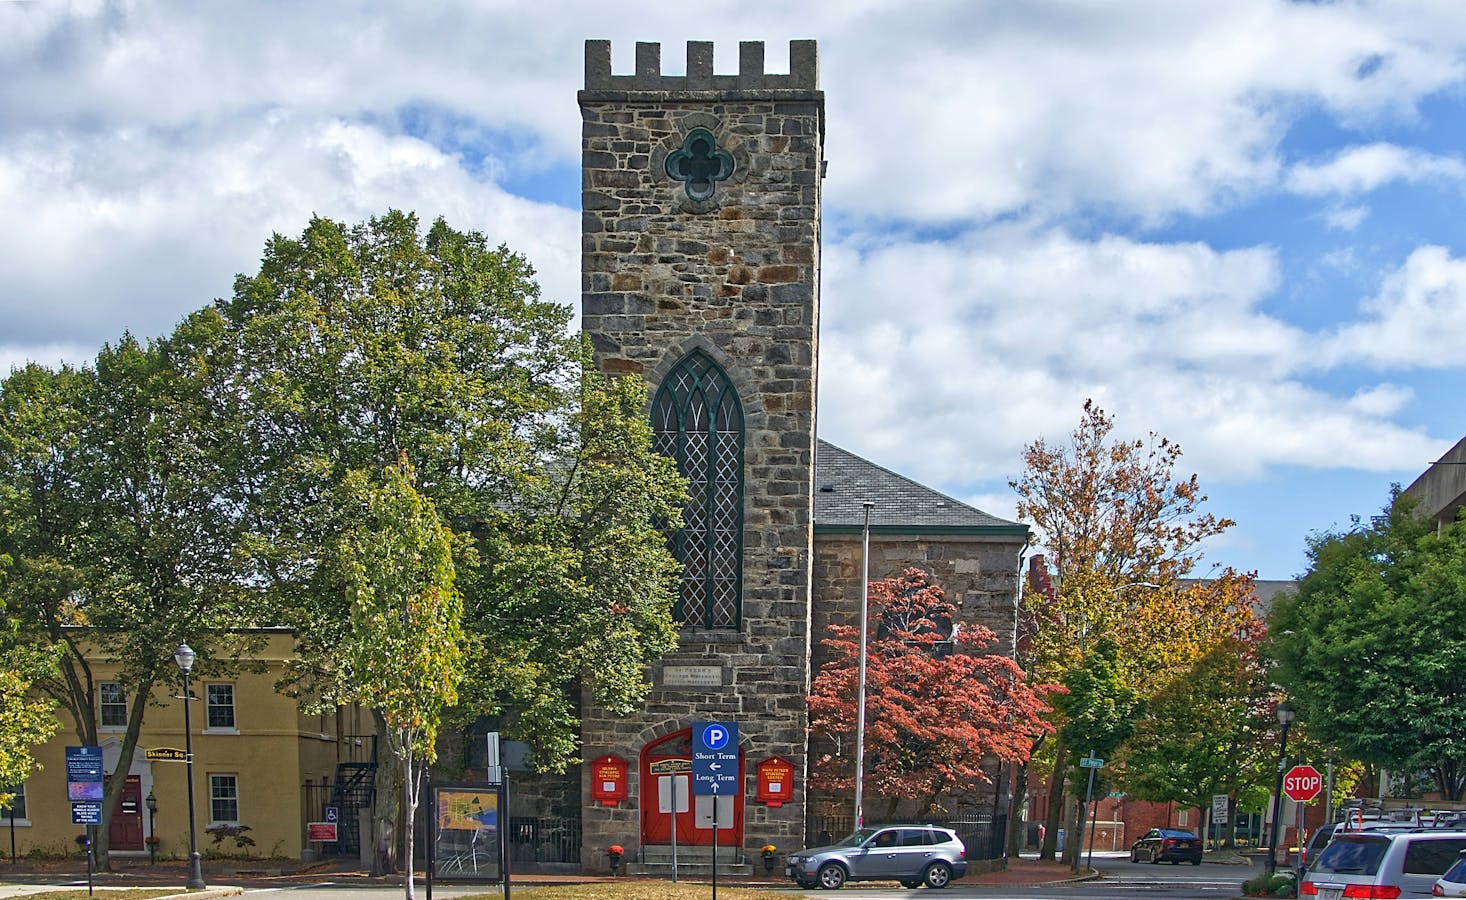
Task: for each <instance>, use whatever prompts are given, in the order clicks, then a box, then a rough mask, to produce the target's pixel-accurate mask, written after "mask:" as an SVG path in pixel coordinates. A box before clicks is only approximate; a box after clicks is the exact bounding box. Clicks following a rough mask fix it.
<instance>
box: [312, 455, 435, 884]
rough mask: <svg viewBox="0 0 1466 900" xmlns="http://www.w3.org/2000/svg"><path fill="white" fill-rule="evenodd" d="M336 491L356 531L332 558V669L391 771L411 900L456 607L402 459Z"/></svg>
mask: <svg viewBox="0 0 1466 900" xmlns="http://www.w3.org/2000/svg"><path fill="white" fill-rule="evenodd" d="M344 490H345V493H346V496H347V497H348V498H349V505H350V507H351V509H352V511H353V513H354V515H353V518H354V520H355V522H356V524H355V525H354V526H353V527H352V528H351V530H350V531H348V532H347V533H346V534H345V535H344V537H343V540H342V542H341V548H340V552H339V553H338V554H337V558H338V559H339V560H340V563H341V565H342V567H343V569H344V573H343V577H344V580H345V582H346V585H347V599H348V602H349V603H350V605H351V621H350V626H349V630H348V632H347V636H346V640H345V641H344V642H343V645H342V647H341V655H342V666H343V668H344V669H345V671H346V673H347V674H348V679H347V684H349V685H350V689H349V697H350V699H353V700H356V701H357V702H360V703H362V704H363V705H365V706H366V707H367V708H369V709H371V710H372V712H373V714H374V715H376V716H379V717H380V718H381V720H382V722H383V724H384V725H385V726H386V736H387V746H388V749H389V750H390V752H391V753H392V755H393V756H394V757H395V758H396V759H397V762H398V763H399V764H400V766H401V775H402V785H403V795H402V801H403V808H404V810H405V818H406V822H407V827H406V828H405V829H404V832H403V841H404V850H403V857H402V859H403V865H404V866H406V869H407V876H406V879H405V880H404V884H405V885H406V896H407V897H408V898H409V900H411V897H412V896H413V879H412V858H413V856H412V841H413V831H414V829H413V828H412V823H413V822H414V821H415V813H416V811H417V805H418V801H419V799H420V797H421V792H422V773H423V772H424V771H425V769H424V767H425V766H427V765H431V764H432V762H433V760H434V759H436V758H437V749H436V741H437V737H438V729H439V726H440V725H441V722H442V717H443V711H444V710H445V709H447V708H448V707H451V706H452V705H453V704H454V703H456V702H457V700H458V683H459V681H460V680H462V678H463V671H464V652H463V623H462V618H463V598H462V597H461V596H460V595H459V593H458V589H457V587H456V586H455V584H454V578H455V576H454V566H453V553H452V533H451V532H450V531H449V530H448V529H447V528H445V527H444V526H443V523H442V522H441V521H440V520H439V518H438V513H437V510H436V509H435V508H434V507H433V504H432V502H431V501H430V500H428V499H427V498H426V497H424V496H423V495H422V494H420V493H419V492H418V491H417V489H416V488H415V487H414V485H413V477H412V469H411V467H410V466H409V465H408V463H407V459H406V454H405V453H404V454H403V458H402V461H401V463H400V464H399V465H396V466H388V467H387V468H386V469H385V470H384V477H383V479H382V481H381V483H380V484H371V483H369V482H368V481H367V480H366V478H365V477H363V476H361V475H359V474H357V475H353V476H351V477H349V478H348V479H347V481H346V484H345V485H344Z"/></svg>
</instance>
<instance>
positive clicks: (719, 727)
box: [692, 722, 739, 796]
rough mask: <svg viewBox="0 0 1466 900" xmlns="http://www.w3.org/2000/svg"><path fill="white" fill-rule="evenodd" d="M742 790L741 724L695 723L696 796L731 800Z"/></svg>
mask: <svg viewBox="0 0 1466 900" xmlns="http://www.w3.org/2000/svg"><path fill="white" fill-rule="evenodd" d="M738 787H739V785H738V723H737V722H694V723H693V725H692V793H693V794H694V795H698V796H703V795H709V794H711V795H716V796H730V795H733V794H736V793H738Z"/></svg>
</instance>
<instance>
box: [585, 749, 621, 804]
mask: <svg viewBox="0 0 1466 900" xmlns="http://www.w3.org/2000/svg"><path fill="white" fill-rule="evenodd" d="M590 798H591V799H592V800H595V801H597V802H599V803H600V804H601V805H602V806H615V805H616V804H617V803H620V802H621V801H622V800H625V799H626V760H624V759H622V758H621V757H619V756H612V755H611V754H609V753H608V754H606V755H605V756H599V757H596V758H595V759H593V760H591V764H590Z"/></svg>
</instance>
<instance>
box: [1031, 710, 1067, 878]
mask: <svg viewBox="0 0 1466 900" xmlns="http://www.w3.org/2000/svg"><path fill="white" fill-rule="evenodd" d="M1068 752H1069V748H1068V747H1067V746H1066V745H1065V743H1064V739H1063V738H1058V739H1057V740H1056V741H1055V742H1054V771H1053V772H1052V773H1051V774H1050V775H1049V787H1048V809H1047V810H1045V811H1044V840H1043V846H1042V847H1040V848H1039V851H1038V858H1039V859H1047V860H1052V859H1053V858H1054V848H1055V847H1057V846H1058V844H1059V821H1060V819H1059V816H1060V814H1061V813H1062V811H1063V809H1064V779H1065V777H1066V776H1067V775H1068V772H1069V770H1068V768H1067V767H1066V766H1065V765H1064V757H1065V756H1066V755H1068Z"/></svg>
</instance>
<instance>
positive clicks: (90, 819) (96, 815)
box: [71, 800, 102, 825]
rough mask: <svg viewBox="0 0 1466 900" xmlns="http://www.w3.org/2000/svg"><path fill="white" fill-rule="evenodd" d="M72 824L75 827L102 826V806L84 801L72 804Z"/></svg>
mask: <svg viewBox="0 0 1466 900" xmlns="http://www.w3.org/2000/svg"><path fill="white" fill-rule="evenodd" d="M71 824H73V825H100V824H102V804H100V803H93V802H91V801H89V800H88V801H84V802H81V803H73V804H71Z"/></svg>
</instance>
